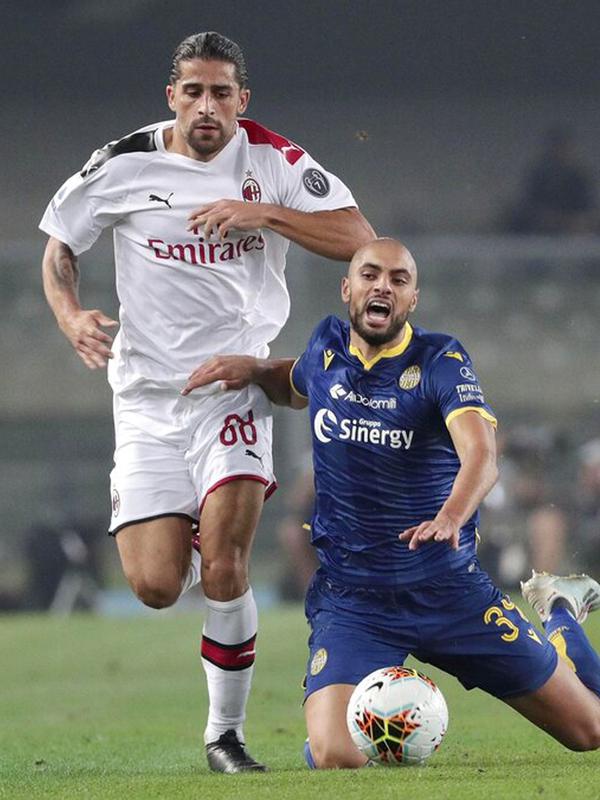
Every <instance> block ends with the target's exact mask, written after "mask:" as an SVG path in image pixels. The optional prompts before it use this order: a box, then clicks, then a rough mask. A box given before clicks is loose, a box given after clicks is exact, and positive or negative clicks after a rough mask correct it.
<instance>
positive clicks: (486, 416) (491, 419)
mask: <svg viewBox="0 0 600 800" xmlns="http://www.w3.org/2000/svg"><path fill="white" fill-rule="evenodd" d="M465 411H476V412H477V413H478V414H480V415H481V416H482V417H483V418H484V419H487V421H488V422H491V424H492V425H493V426H494V428H497V427H498V420H497V419H496V417H494V416H492V415H491V414H490V412H489V411H486V410H485V408H481V407H480V406H463V407H462V408H455V409H454V411H451V412H450V413H449V414H448V416H447V417H446V427H448V425H449V424H450V423H451V422H452V420H453V419H455V418H456V417H459V416H460V415H461V414H464V413H465Z"/></svg>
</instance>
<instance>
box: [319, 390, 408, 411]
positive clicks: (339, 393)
mask: <svg viewBox="0 0 600 800" xmlns="http://www.w3.org/2000/svg"><path fill="white" fill-rule="evenodd" d="M329 394H330V395H331V397H333V399H334V400H347V401H348V402H349V403H359V404H360V405H361V406H365V407H366V408H388V409H391V410H393V409H395V408H396V398H395V397H379V398H374V397H365V395H364V394H360V392H355V391H354V390H353V389H346V387H345V386H343V385H342V384H341V383H334V385H333V386H331V387H330V389H329Z"/></svg>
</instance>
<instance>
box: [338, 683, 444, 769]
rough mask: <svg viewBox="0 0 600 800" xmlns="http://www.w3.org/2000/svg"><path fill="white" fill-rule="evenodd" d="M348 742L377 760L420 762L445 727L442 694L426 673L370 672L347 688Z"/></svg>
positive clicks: (392, 763) (391, 763)
mask: <svg viewBox="0 0 600 800" xmlns="http://www.w3.org/2000/svg"><path fill="white" fill-rule="evenodd" d="M346 722H347V724H348V730H349V731H350V735H351V736H352V741H353V742H354V744H355V745H356V746H357V747H358V749H359V750H360V751H361V753H364V755H365V756H367V758H368V759H369V760H370V761H372V762H375V763H377V764H385V765H388V766H404V765H412V764H423V763H424V762H425V761H426V760H427V759H428V758H429V756H431V755H432V753H434V752H435V751H436V750H437V749H438V747H439V746H440V744H441V742H442V739H443V738H444V734H445V733H446V729H447V728H448V706H447V705H446V701H445V700H444V695H443V694H442V693H441V692H440V690H439V689H438V687H437V686H436V685H435V683H434V682H433V681H432V680H431V678H428V677H427V676H426V675H423V674H421V673H420V672H417V670H415V669H408V668H406V667H385V668H384V669H377V670H375V672H371V674H370V675H367V677H366V678H363V679H362V681H361V682H360V683H359V684H358V686H357V687H356V688H355V689H354V691H353V692H352V697H351V698H350V702H349V703H348V710H347V712H346Z"/></svg>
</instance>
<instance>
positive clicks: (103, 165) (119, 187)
mask: <svg viewBox="0 0 600 800" xmlns="http://www.w3.org/2000/svg"><path fill="white" fill-rule="evenodd" d="M115 145H116V147H115ZM131 148H134V149H136V150H139V151H142V152H144V151H145V152H147V151H149V150H152V149H154V139H153V132H152V131H150V132H145V131H144V132H136V133H135V134H131V135H130V136H128V137H126V138H125V139H123V140H121V141H120V142H118V143H116V142H109V144H107V145H105V147H103V148H101V149H100V150H96V151H94V153H93V154H92V156H91V158H90V159H89V161H88V162H87V163H86V164H85V165H84V167H83V168H82V170H81V172H78V173H76V174H75V175H72V176H71V177H70V178H69V179H68V180H67V181H66V182H65V183H64V184H63V185H62V186H61V187H60V189H59V190H58V192H57V193H56V194H55V195H54V197H53V198H52V200H51V201H50V203H49V205H48V207H47V208H46V211H45V212H44V216H43V217H42V219H41V221H40V228H41V230H43V231H45V232H46V233H47V234H48V235H49V236H54V237H55V238H56V239H59V240H60V241H61V242H64V243H65V244H67V245H69V247H70V248H71V250H72V251H73V252H74V253H75V255H79V254H80V253H83V252H84V251H85V250H89V249H90V247H91V246H92V245H93V244H94V242H95V241H96V239H97V238H98V236H100V234H101V233H102V231H103V230H104V228H108V227H110V226H114V225H116V224H117V223H118V221H119V220H120V219H121V218H122V217H123V216H124V215H125V214H126V213H127V210H128V209H127V198H128V195H129V193H130V191H131V187H132V185H133V182H134V179H135V175H136V173H137V172H138V171H139V169H141V168H142V167H143V166H144V161H135V156H136V155H138V154H137V153H136V154H134V155H133V157H132V158H129V159H118V160H116V159H112V155H114V154H118V153H120V152H128V150H130V149H131Z"/></svg>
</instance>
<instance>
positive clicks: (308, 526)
mask: <svg viewBox="0 0 600 800" xmlns="http://www.w3.org/2000/svg"><path fill="white" fill-rule="evenodd" d="M302 527H303V529H304V530H305V531H310V530H312V529H311V527H310V525H309V524H308V522H305V523H304V524H303V525H302Z"/></svg>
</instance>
